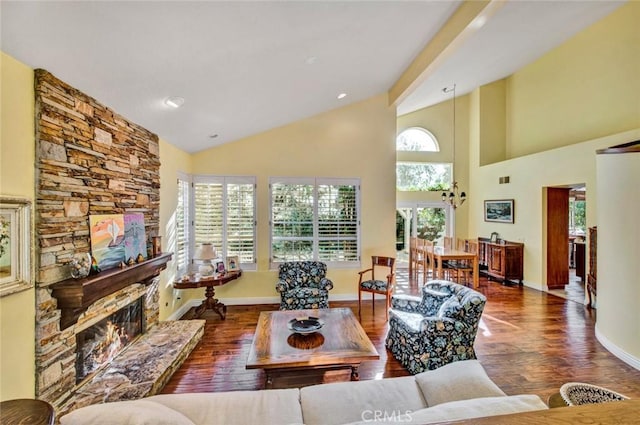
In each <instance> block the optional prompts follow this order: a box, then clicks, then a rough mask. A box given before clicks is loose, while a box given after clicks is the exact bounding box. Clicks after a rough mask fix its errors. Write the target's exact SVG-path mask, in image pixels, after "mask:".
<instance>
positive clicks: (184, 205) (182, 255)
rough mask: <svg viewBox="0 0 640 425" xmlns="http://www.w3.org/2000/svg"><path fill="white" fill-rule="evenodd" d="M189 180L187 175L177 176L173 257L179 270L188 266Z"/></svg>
mask: <svg viewBox="0 0 640 425" xmlns="http://www.w3.org/2000/svg"><path fill="white" fill-rule="evenodd" d="M190 189H191V182H190V181H189V179H188V178H187V177H182V176H180V177H178V204H177V206H176V237H175V259H174V261H175V262H176V266H177V268H178V270H180V271H186V270H187V268H188V266H189V261H190V256H189V246H190V244H189V240H190V237H189V234H190V231H189V230H190V229H189V227H190V224H191V219H190V208H189V205H190V200H191V190H190Z"/></svg>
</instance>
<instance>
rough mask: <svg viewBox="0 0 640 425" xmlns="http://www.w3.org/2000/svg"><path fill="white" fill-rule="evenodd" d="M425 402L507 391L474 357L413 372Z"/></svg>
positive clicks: (432, 404) (475, 396) (493, 395)
mask: <svg viewBox="0 0 640 425" xmlns="http://www.w3.org/2000/svg"><path fill="white" fill-rule="evenodd" d="M415 378H416V382H417V383H418V386H419V387H420V389H421V390H422V394H423V395H424V399H425V400H426V401H427V405H428V406H430V407H431V406H436V405H438V404H441V403H448V402H450V401H458V400H468V399H471V398H478V397H497V396H504V395H506V394H505V393H504V392H503V391H502V390H501V389H500V388H499V387H498V386H497V385H496V384H495V383H494V382H493V381H492V380H491V379H490V378H489V376H488V375H487V372H485V370H484V368H483V367H482V365H481V364H480V362H479V361H477V360H462V361H457V362H453V363H449V364H448V365H445V366H442V367H440V368H438V369H435V370H429V371H426V372H422V373H419V374H417V375H415Z"/></svg>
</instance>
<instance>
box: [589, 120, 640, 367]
mask: <svg viewBox="0 0 640 425" xmlns="http://www.w3.org/2000/svg"><path fill="white" fill-rule="evenodd" d="M635 140H640V132H638V134H637V135H636V137H635ZM596 168H597V173H598V184H597V186H598V197H597V205H598V298H597V299H598V322H597V326H596V327H597V336H598V339H599V340H600V341H601V342H602V343H603V344H604V345H605V346H606V347H607V348H608V349H609V350H611V351H613V352H614V353H615V354H616V355H618V357H620V358H622V359H623V360H626V361H627V362H628V363H630V364H632V365H634V366H635V367H636V368H639V369H640V309H638V302H640V285H638V276H640V262H639V261H638V258H640V226H638V207H639V206H640V190H638V186H637V185H638V182H640V153H627V154H604V155H598V156H597V159H596ZM630 182H634V183H635V184H633V185H632V186H631V187H630V185H629V183H630Z"/></svg>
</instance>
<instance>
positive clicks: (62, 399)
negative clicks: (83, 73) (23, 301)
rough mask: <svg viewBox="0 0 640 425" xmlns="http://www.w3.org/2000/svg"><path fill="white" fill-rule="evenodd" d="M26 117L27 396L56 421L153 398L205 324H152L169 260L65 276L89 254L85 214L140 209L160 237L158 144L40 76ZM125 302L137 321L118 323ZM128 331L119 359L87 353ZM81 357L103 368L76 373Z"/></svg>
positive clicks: (151, 233)
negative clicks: (31, 291) (30, 232)
mask: <svg viewBox="0 0 640 425" xmlns="http://www.w3.org/2000/svg"><path fill="white" fill-rule="evenodd" d="M35 115H36V202H35V208H34V210H35V232H34V233H35V235H36V241H37V243H36V249H35V253H34V254H35V255H34V257H35V267H36V324H35V327H36V344H35V345H36V353H35V354H36V397H37V398H38V399H42V400H45V401H48V402H50V403H51V404H52V405H53V406H54V407H55V408H56V410H58V413H59V414H60V413H64V412H65V411H68V410H71V409H74V408H76V407H80V406H82V405H86V404H91V403H97V402H105V401H110V400H115V399H127V398H137V397H142V396H144V395H149V394H152V393H154V391H155V392H157V391H159V390H160V389H161V388H162V386H163V385H164V383H165V382H166V379H168V377H167V374H169V375H168V376H170V374H171V373H172V372H173V370H175V368H176V367H177V364H178V365H179V363H177V362H181V361H183V360H184V358H186V356H187V355H188V353H189V352H190V351H191V350H192V349H193V347H194V346H195V343H197V341H198V340H199V339H200V337H201V336H202V331H203V323H191V324H189V323H188V321H180V322H173V323H172V322H162V323H160V322H159V312H160V308H159V291H158V286H159V282H160V272H161V271H162V270H164V269H165V268H166V266H167V262H168V261H170V260H171V254H160V255H159V256H156V257H152V256H151V255H150V254H151V253H149V256H148V259H147V260H145V261H143V262H141V263H137V264H134V265H130V266H126V267H124V268H116V269H112V270H104V271H101V272H100V273H98V274H97V275H90V276H88V277H86V278H81V279H72V278H71V277H70V274H69V262H70V261H71V260H72V259H74V258H76V257H78V256H82V255H85V256H86V254H87V253H89V252H91V243H90V231H89V216H90V215H92V214H123V213H127V212H134V213H142V214H143V215H144V224H145V233H146V235H147V237H148V238H151V237H153V236H157V235H158V231H159V206H160V158H159V142H158V136H157V135H155V134H153V133H151V132H149V131H148V130H146V129H144V128H142V127H140V126H139V125H137V124H135V123H133V122H131V121H129V120H127V119H126V118H124V117H122V116H121V115H119V114H117V113H116V112H115V111H113V110H111V109H110V108H108V107H106V106H104V105H102V104H101V103H99V102H98V101H96V100H95V99H93V98H92V97H90V96H88V95H86V94H84V93H82V92H80V91H79V90H77V89H75V88H73V87H71V86H69V85H68V84H66V83H64V82H62V81H60V80H59V79H57V78H56V77H54V76H53V75H52V74H50V73H49V72H47V71H45V70H41V69H38V70H36V71H35ZM131 304H135V305H137V307H136V308H135V309H134V310H135V311H137V313H135V314H134V316H136V319H135V320H131V318H130V317H126V316H128V315H130V314H129V313H130V310H131V309H130V307H128V306H129V305H131ZM123 309H125V311H128V313H122V311H123ZM133 322H135V324H133ZM198 322H202V321H198ZM114 326H117V328H115V327H114ZM96 328H97V330H96ZM134 328H136V329H135V332H138V331H140V332H141V336H140V337H139V339H138V340H136V341H135V342H133V343H130V344H129V345H128V346H127V347H125V349H124V350H123V351H122V352H121V354H119V355H118V356H117V357H115V358H113V357H109V356H106V353H105V352H104V351H105V350H102V351H101V352H100V353H96V351H95V348H96V346H98V345H101V344H102V345H104V338H107V336H108V335H111V337H112V339H118V341H116V342H113V341H111V342H110V343H109V344H107V345H108V347H109V348H108V349H106V351H107V352H109V351H110V350H113V348H114V344H115V345H119V344H122V343H123V342H124V340H129V339H132V338H133V337H132V336H131V335H129V333H130V332H132V331H134ZM135 332H133V333H135ZM116 337H117V338H116ZM96 338H98V339H99V340H101V341H102V342H98V341H96ZM90 341H91V344H92V345H93V346H94V347H93V348H91V349H88V348H85V347H86V344H88V343H89V342H90ZM163 344H172V346H173V347H177V346H180V347H181V348H180V349H178V350H174V351H173V352H174V354H175V353H177V354H175V355H173V357H166V356H164V353H163V351H162V350H159V349H156V348H154V347H160V346H162V345H163ZM165 351H166V350H165ZM87 355H91V356H94V357H101V358H108V359H109V360H108V361H107V365H106V366H101V367H100V368H97V369H95V370H91V371H88V370H86V369H87V368H86V367H85V365H84V364H83V365H82V366H78V367H77V358H78V356H80V357H81V358H83V359H84V360H83V361H81V362H80V363H86V357H87ZM105 356H106V357H105ZM127 356H128V357H127ZM149 356H152V357H149ZM163 356H164V357H163ZM90 363H92V365H91V367H89V368H88V369H93V368H94V366H96V365H95V364H93V363H98V362H97V361H96V362H94V361H93V360H92V361H91V362H90ZM145 364H148V365H150V367H151V368H152V371H151V372H149V373H147V372H145V371H144V367H145ZM132 371H133V372H132ZM158 371H159V372H158Z"/></svg>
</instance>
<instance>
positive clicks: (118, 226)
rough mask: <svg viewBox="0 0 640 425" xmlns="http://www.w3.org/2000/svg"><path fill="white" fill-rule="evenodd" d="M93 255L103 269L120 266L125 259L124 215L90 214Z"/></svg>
mask: <svg viewBox="0 0 640 425" xmlns="http://www.w3.org/2000/svg"><path fill="white" fill-rule="evenodd" d="M89 227H90V229H91V255H93V258H95V260H96V262H97V263H98V267H100V269H102V270H108V269H112V268H114V267H118V266H119V265H120V263H121V262H122V261H125V251H124V216H123V215H122V214H99V215H90V216H89Z"/></svg>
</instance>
